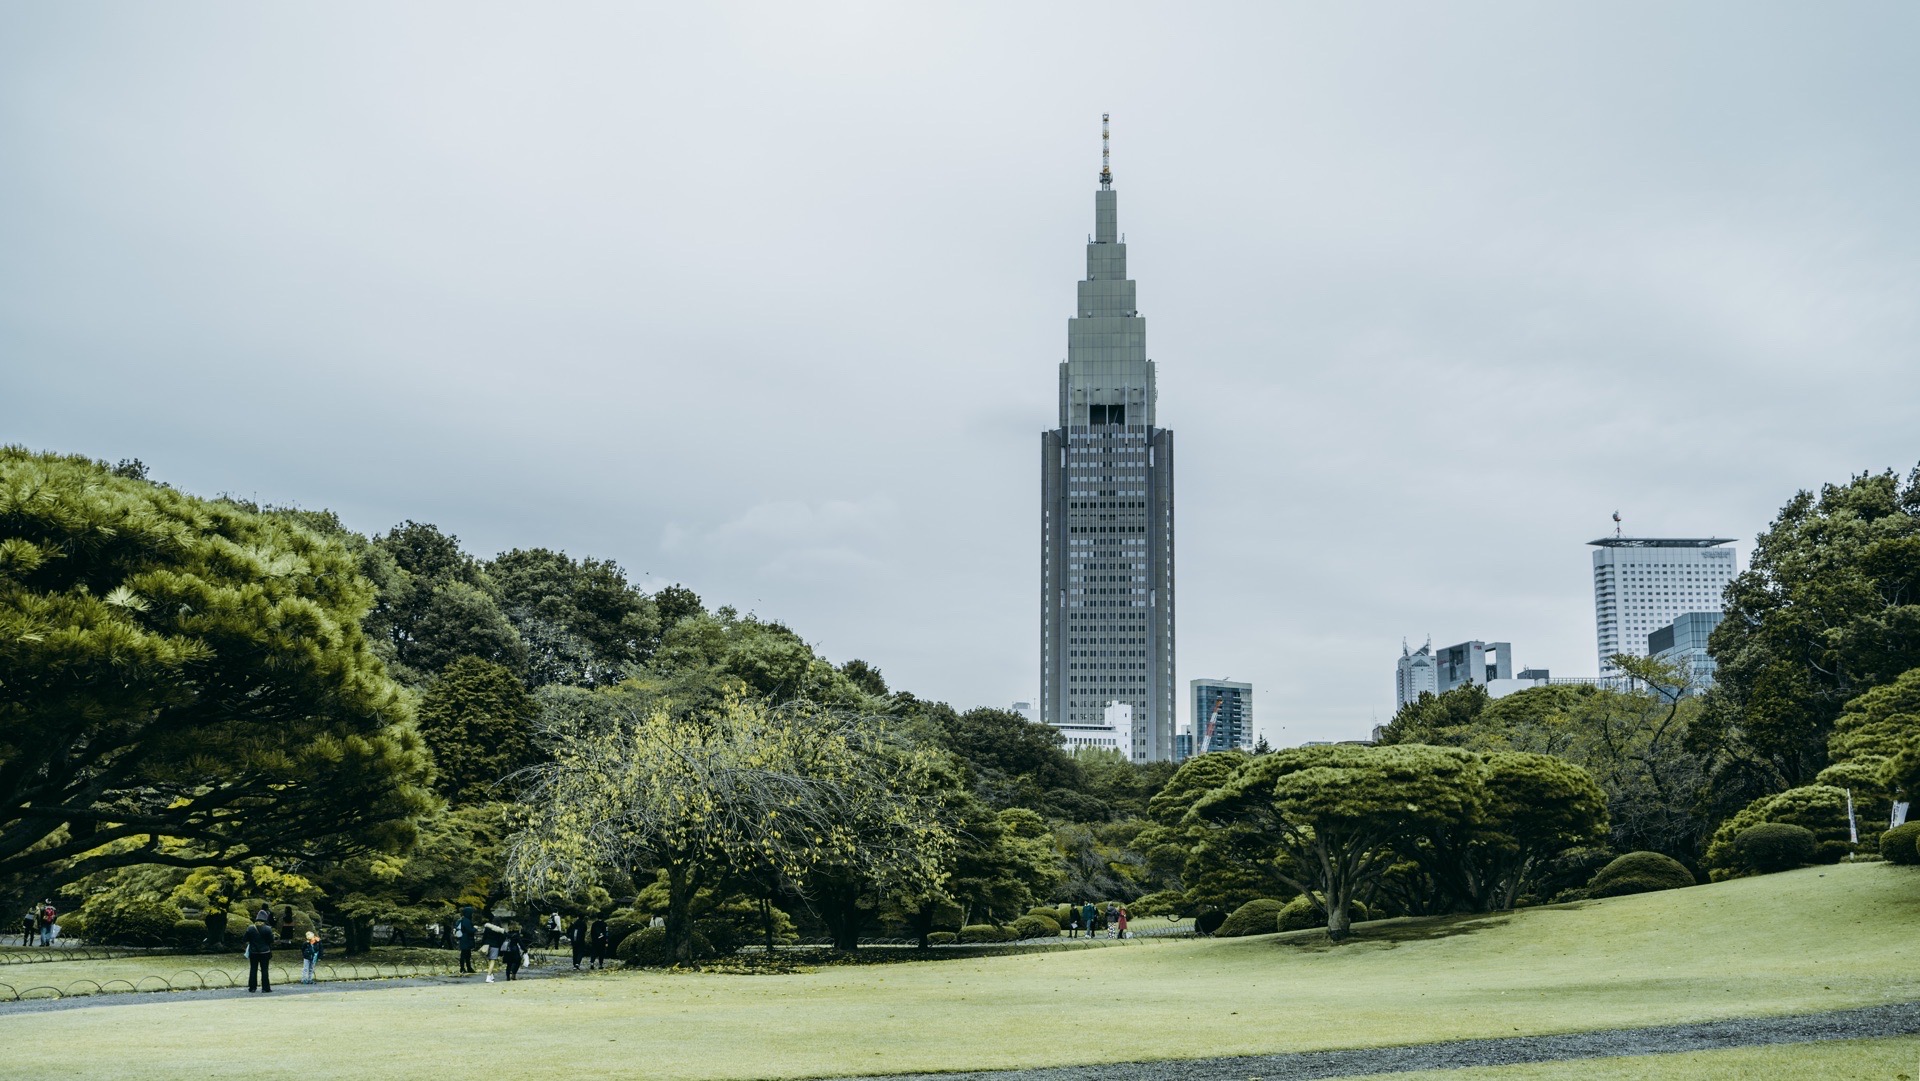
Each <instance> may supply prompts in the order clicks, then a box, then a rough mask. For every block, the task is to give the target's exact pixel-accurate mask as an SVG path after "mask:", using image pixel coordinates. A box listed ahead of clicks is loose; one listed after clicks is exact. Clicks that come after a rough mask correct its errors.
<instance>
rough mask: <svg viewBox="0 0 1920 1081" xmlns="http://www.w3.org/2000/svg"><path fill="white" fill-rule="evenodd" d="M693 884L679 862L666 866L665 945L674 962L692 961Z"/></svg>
mask: <svg viewBox="0 0 1920 1081" xmlns="http://www.w3.org/2000/svg"><path fill="white" fill-rule="evenodd" d="M694 889H695V887H694V885H693V883H692V881H691V880H690V879H689V877H688V875H687V869H686V868H685V867H684V866H682V865H680V864H677V863H676V864H669V865H668V866H667V945H668V946H669V947H671V948H672V950H673V960H674V963H675V964H679V963H680V962H682V961H692V960H693V959H694V957H693V894H694Z"/></svg>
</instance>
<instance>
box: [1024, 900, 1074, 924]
mask: <svg viewBox="0 0 1920 1081" xmlns="http://www.w3.org/2000/svg"><path fill="white" fill-rule="evenodd" d="M1072 907H1073V906H1072V905H1035V906H1034V907H1032V908H1030V909H1027V915H1029V916H1045V917H1046V918H1047V919H1050V920H1052V921H1053V922H1054V923H1056V924H1058V925H1060V926H1061V927H1065V926H1066V925H1067V920H1069V919H1070V918H1072V917H1071V914H1070V913H1069V912H1068V910H1069V909H1071V908H1072Z"/></svg>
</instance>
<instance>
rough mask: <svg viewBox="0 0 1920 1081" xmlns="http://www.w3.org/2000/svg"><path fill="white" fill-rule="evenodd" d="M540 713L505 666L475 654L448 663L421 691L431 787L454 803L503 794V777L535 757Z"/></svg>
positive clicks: (537, 750) (424, 735) (424, 737)
mask: <svg viewBox="0 0 1920 1081" xmlns="http://www.w3.org/2000/svg"><path fill="white" fill-rule="evenodd" d="M539 717H540V706H539V703H537V702H536V701H534V698H533V696H532V695H530V694H528V693H527V689H526V688H525V687H523V686H521V684H520V680H519V679H518V678H517V677H516V676H515V675H514V674H513V673H512V672H510V671H508V670H507V669H505V668H502V667H501V666H500V665H497V664H494V663H493V662H491V661H483V660H481V659H480V658H478V657H462V658H460V659H459V660H456V661H454V662H453V663H452V664H450V665H448V666H447V667H446V668H445V669H443V670H442V671H441V673H440V674H439V675H437V676H435V677H433V682H431V683H429V684H427V689H426V691H425V693H423V694H422V695H421V696H420V708H419V722H418V723H419V728H420V735H421V737H422V738H423V739H425V740H426V742H427V747H428V749H429V750H431V751H432V752H433V764H434V782H433V785H434V788H436V789H438V790H439V792H440V793H441V794H442V795H444V796H446V797H447V798H448V799H449V800H451V801H453V802H454V803H480V802H485V801H487V800H489V799H504V798H506V797H507V795H508V793H507V792H506V791H505V789H504V788H502V787H501V784H502V782H503V781H505V780H506V778H507V777H508V775H510V774H512V773H513V772H514V771H515V770H517V769H520V768H522V767H524V766H530V765H532V764H533V763H534V762H535V761H537V760H538V758H539V749H538V747H537V745H536V740H535V733H534V725H535V723H536V722H537V721H538V720H539Z"/></svg>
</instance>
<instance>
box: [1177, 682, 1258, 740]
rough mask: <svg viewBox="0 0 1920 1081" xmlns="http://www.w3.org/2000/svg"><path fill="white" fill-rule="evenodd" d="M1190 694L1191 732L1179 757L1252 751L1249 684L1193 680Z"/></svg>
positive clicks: (1251, 716) (1251, 691) (1251, 687)
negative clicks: (1220, 752)
mask: <svg viewBox="0 0 1920 1081" xmlns="http://www.w3.org/2000/svg"><path fill="white" fill-rule="evenodd" d="M1188 686H1189V687H1190V688H1191V690H1192V696H1193V697H1192V698H1191V699H1190V701H1191V703H1192V712H1191V713H1189V714H1188V716H1190V717H1192V718H1193V732H1192V736H1191V742H1190V743H1188V744H1187V746H1186V747H1185V748H1182V750H1183V751H1184V753H1183V754H1181V755H1180V756H1179V757H1180V758H1181V759H1182V760H1184V759H1186V758H1189V757H1192V756H1193V755H1201V754H1208V753H1211V752H1213V751H1248V750H1252V749H1253V684H1251V683H1235V682H1233V681H1231V680H1225V679H1196V680H1193V681H1192V682H1190V683H1189V684H1188Z"/></svg>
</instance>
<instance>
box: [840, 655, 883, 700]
mask: <svg viewBox="0 0 1920 1081" xmlns="http://www.w3.org/2000/svg"><path fill="white" fill-rule="evenodd" d="M840 674H841V675H843V676H845V677H847V680H848V681H849V682H851V683H852V684H853V685H854V686H856V687H858V688H860V689H861V690H863V691H865V692H866V693H868V694H870V695H872V696H873V697H875V698H885V697H886V696H887V681H886V680H884V679H882V678H881V677H880V669H878V668H876V667H874V666H873V665H871V664H868V663H867V662H865V661H863V660H860V659H859V658H858V657H856V658H854V659H853V660H850V661H848V662H847V663H845V664H843V665H841V666H840Z"/></svg>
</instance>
